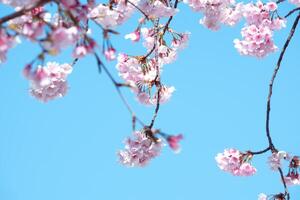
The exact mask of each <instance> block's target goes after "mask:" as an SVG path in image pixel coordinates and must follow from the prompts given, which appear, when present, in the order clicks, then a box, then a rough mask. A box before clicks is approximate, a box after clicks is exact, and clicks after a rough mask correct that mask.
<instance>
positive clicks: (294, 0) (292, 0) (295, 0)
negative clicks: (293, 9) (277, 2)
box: [289, 0, 300, 7]
mask: <svg viewBox="0 0 300 200" xmlns="http://www.w3.org/2000/svg"><path fill="white" fill-rule="evenodd" d="M289 2H290V3H292V4H295V5H296V6H298V7H299V6H300V0H289Z"/></svg>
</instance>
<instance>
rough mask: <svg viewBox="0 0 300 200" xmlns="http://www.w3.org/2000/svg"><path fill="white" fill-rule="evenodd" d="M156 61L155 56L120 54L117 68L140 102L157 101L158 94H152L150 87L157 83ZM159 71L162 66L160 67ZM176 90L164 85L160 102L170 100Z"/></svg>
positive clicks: (154, 102) (153, 102)
mask: <svg viewBox="0 0 300 200" xmlns="http://www.w3.org/2000/svg"><path fill="white" fill-rule="evenodd" d="M156 65H157V63H156V61H155V59H154V58H152V59H150V60H147V59H146V60H144V59H143V58H140V57H131V56H128V55H126V54H119V56H118V63H117V66H116V67H117V69H118V71H119V75H120V76H121V77H122V78H123V79H124V80H125V81H126V83H128V84H129V85H130V86H131V87H132V89H133V91H134V92H135V93H136V94H137V98H138V100H139V102H141V103H143V104H148V105H155V104H156V103H157V99H158V95H157V93H156V94H155V95H151V94H150V89H151V88H152V87H153V86H154V85H155V81H156V80H155V79H156V77H157V69H156ZM158 71H159V73H160V72H161V68H160V67H159V69H158ZM174 91H175V88H174V87H167V86H162V87H161V89H160V95H159V98H160V103H164V102H166V101H168V100H169V99H170V97H171V95H172V93H173V92H174Z"/></svg>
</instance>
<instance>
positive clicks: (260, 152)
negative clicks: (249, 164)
mask: <svg viewBox="0 0 300 200" xmlns="http://www.w3.org/2000/svg"><path fill="white" fill-rule="evenodd" d="M269 150H271V148H270V147H267V148H265V149H263V150H261V151H249V153H251V154H252V155H259V154H263V153H266V152H268V151H269Z"/></svg>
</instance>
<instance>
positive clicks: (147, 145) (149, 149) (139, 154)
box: [118, 131, 163, 167]
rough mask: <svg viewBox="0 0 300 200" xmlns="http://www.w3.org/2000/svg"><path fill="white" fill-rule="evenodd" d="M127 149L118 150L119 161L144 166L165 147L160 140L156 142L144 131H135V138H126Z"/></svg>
mask: <svg viewBox="0 0 300 200" xmlns="http://www.w3.org/2000/svg"><path fill="white" fill-rule="evenodd" d="M124 143H125V149H124V150H121V151H119V152H118V156H119V162H120V163H121V164H123V165H125V166H127V167H144V166H146V165H147V164H148V163H149V162H150V160H152V159H153V158H155V157H157V156H158V155H159V154H160V152H161V149H162V147H163V143H162V142H160V141H157V142H154V141H153V140H152V139H151V138H150V137H147V135H146V134H145V133H144V132H143V131H135V132H134V133H133V138H127V139H126V140H125V142H124Z"/></svg>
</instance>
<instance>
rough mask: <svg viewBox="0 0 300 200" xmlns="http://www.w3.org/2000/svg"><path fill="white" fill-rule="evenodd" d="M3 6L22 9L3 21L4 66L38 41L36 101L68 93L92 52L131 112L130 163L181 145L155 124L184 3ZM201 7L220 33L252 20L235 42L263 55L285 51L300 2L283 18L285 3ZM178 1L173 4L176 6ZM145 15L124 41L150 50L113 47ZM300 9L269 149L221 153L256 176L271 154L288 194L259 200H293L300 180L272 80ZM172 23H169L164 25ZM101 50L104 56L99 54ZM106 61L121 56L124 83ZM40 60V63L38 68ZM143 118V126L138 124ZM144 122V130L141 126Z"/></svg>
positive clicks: (223, 161) (33, 73)
mask: <svg viewBox="0 0 300 200" xmlns="http://www.w3.org/2000/svg"><path fill="white" fill-rule="evenodd" d="M0 2H1V3H4V4H8V5H10V6H13V7H19V9H20V10H17V11H16V12H14V13H12V14H10V15H7V16H4V17H2V18H0V50H1V51H0V63H2V62H5V60H6V54H7V52H8V50H10V49H11V48H12V47H14V46H15V45H17V44H18V42H17V41H18V40H19V38H26V39H29V41H31V42H33V43H36V44H38V46H39V48H40V53H39V54H38V55H37V56H36V57H35V58H34V59H33V60H32V61H31V62H29V63H28V64H27V65H26V66H25V68H24V70H23V74H24V76H25V78H26V79H28V80H29V82H30V89H29V91H30V93H31V95H32V96H33V97H35V98H36V99H38V100H40V101H43V102H48V101H51V100H54V99H56V98H60V97H63V96H65V95H66V94H67V90H68V83H67V78H68V76H69V75H70V74H71V72H72V70H74V65H75V64H76V63H77V61H78V59H81V58H84V57H86V56H87V55H92V56H94V57H95V59H96V64H97V67H98V69H99V72H104V73H105V74H106V75H107V76H108V78H109V80H110V81H111V82H112V83H113V85H114V87H115V89H116V92H117V93H118V95H119V97H120V99H121V101H122V102H123V104H124V106H125V107H126V109H127V110H128V112H129V114H130V115H131V122H132V134H133V136H132V137H128V138H127V139H126V140H125V149H124V150H121V151H118V156H119V159H120V163H121V164H123V165H125V166H128V167H144V166H146V165H147V164H149V163H150V161H151V160H152V159H153V158H155V157H156V156H158V155H160V152H161V150H162V148H163V146H164V145H163V143H164V142H166V143H167V144H169V146H170V148H171V149H172V150H174V151H175V152H179V150H180V145H179V143H180V141H181V140H182V139H183V136H182V134H178V135H170V134H167V133H165V132H162V131H161V130H160V129H157V128H155V126H154V125H155V122H156V120H157V117H158V113H159V110H160V107H161V106H162V104H163V103H166V102H167V101H169V100H170V98H171V96H172V94H173V93H174V91H175V88H174V87H173V86H166V85H165V84H164V83H163V82H162V78H161V77H162V72H163V68H164V66H165V65H167V64H170V63H172V62H174V61H175V60H176V57H177V56H178V53H179V52H180V50H182V49H184V48H185V47H186V46H187V43H188V40H189V35H190V33H189V32H184V33H179V32H176V31H175V29H173V28H171V27H170V26H171V21H172V20H173V19H174V17H175V16H176V14H177V12H178V4H179V2H180V1H179V0H153V1H147V0H145V1H144V0H110V1H109V2H108V3H107V4H103V3H100V4H96V3H95V1H94V0H88V1H87V3H86V4H82V3H81V2H80V1H79V0H62V1H58V0H24V1H20V0H0ZM51 2H52V3H53V4H51V5H54V7H55V8H54V9H52V10H55V11H54V12H48V11H47V10H46V5H47V4H48V3H51ZM184 2H185V3H186V4H188V5H189V6H190V7H191V8H192V9H193V10H194V11H196V12H200V13H202V14H203V18H202V19H201V20H200V24H202V25H203V26H205V27H207V28H208V29H211V30H213V31H217V30H219V29H220V28H221V27H222V25H228V26H234V25H235V24H237V23H238V22H239V21H241V20H245V22H246V23H245V26H244V27H243V28H242V30H241V37H242V38H241V39H235V40H234V46H235V48H236V49H237V51H238V52H239V53H240V54H241V55H245V56H254V57H258V58H263V57H266V56H267V55H269V54H270V53H273V52H275V51H276V50H278V47H277V46H276V45H275V42H274V40H273V35H274V33H275V31H278V30H280V29H282V28H284V27H285V24H286V21H287V18H288V17H290V16H291V15H292V14H294V13H297V12H298V11H299V6H300V1H299V0H289V2H290V3H292V4H294V5H296V6H297V8H294V9H292V10H290V11H289V12H288V13H287V14H286V15H285V16H284V17H283V18H282V17H280V16H279V14H278V9H279V8H278V7H279V5H280V4H281V3H284V2H287V1H285V0H278V1H277V2H267V3H263V2H261V1H259V0H258V1H257V2H256V3H247V4H244V3H236V2H234V1H227V0H226V1H224V0H213V1H211V0H199V1H194V0H186V1H184ZM173 5H174V6H173ZM135 12H138V13H139V14H141V18H140V19H139V20H138V23H137V26H136V28H135V29H134V31H133V32H132V33H129V34H126V35H125V39H130V40H131V41H132V42H138V41H140V40H141V38H142V39H143V40H144V42H143V46H144V47H145V48H146V52H145V53H144V54H143V55H128V54H127V53H119V54H118V55H117V54H116V53H117V50H116V49H115V48H114V46H113V44H112V39H111V38H112V35H119V33H118V32H117V31H115V28H116V27H117V26H120V25H122V24H123V23H124V22H125V21H127V20H128V19H130V17H131V16H132V14H133V13H135ZM299 18H300V13H298V16H297V18H296V19H295V21H294V24H293V26H292V29H291V31H290V34H289V36H288V38H287V40H286V42H285V44H284V46H283V49H282V50H281V53H280V56H279V59H278V61H277V65H276V67H275V69H274V72H273V75H272V78H271V81H270V84H269V93H268V99H267V110H266V136H267V139H268V146H267V147H266V148H265V149H263V150H260V151H250V150H249V151H246V152H241V151H239V150H236V149H226V150H224V152H223V153H220V154H218V155H217V156H216V161H217V163H218V166H219V167H220V168H221V169H222V170H224V171H226V172H229V173H231V174H233V175H235V176H251V175H253V174H255V173H256V168H255V167H254V166H253V165H252V163H251V162H252V160H253V157H254V156H257V155H260V154H264V153H267V152H271V153H272V155H271V156H270V157H269V161H268V162H269V164H270V168H271V169H272V170H274V171H278V172H279V174H280V177H281V181H282V183H283V186H284V193H278V194H275V195H269V196H267V195H265V194H260V195H259V199H260V200H266V199H275V200H283V199H284V200H286V199H287V200H289V199H290V194H289V191H288V185H297V184H299V185H300V175H299V168H300V161H299V160H300V159H299V157H297V156H294V157H290V156H289V155H288V154H287V153H286V152H284V151H279V150H278V149H277V148H276V147H275V145H274V143H273V139H272V137H271V133H270V111H271V98H272V93H273V85H274V82H275V79H276V77H277V73H278V70H279V69H280V67H281V62H282V59H283V57H284V54H285V52H286V49H287V47H288V46H289V43H290V42H291V39H292V37H293V35H294V32H295V29H296V27H297V25H298V22H299ZM163 21H165V24H161V22H163ZM91 22H93V23H95V24H96V25H97V26H98V27H100V28H101V31H102V41H101V42H102V44H101V45H100V43H99V42H98V41H97V39H95V38H93V37H92V34H91V31H90V26H89V24H90V23H91ZM67 47H72V48H73V53H72V54H73V55H72V56H73V62H72V64H67V63H66V64H59V63H56V62H48V63H47V64H46V65H45V64H44V61H45V59H46V57H47V56H48V55H57V54H59V53H60V52H62V51H63V50H64V49H65V48H67ZM98 52H101V53H102V54H100V53H98ZM103 59H106V60H107V61H112V60H116V59H117V65H116V68H117V71H118V74H119V76H120V78H121V79H123V81H122V82H119V81H117V79H115V78H114V76H113V74H112V72H111V71H110V70H109V68H108V67H106V65H104V61H103ZM37 63H39V65H38V66H37V67H35V65H36V64H37ZM123 88H124V89H129V90H131V91H132V92H133V94H134V95H135V96H136V98H137V101H138V102H140V103H142V104H146V105H150V106H153V107H154V112H153V115H152V117H151V119H150V122H149V123H144V122H143V119H141V118H140V117H139V116H137V115H136V113H135V112H134V110H133V108H132V107H131V105H130V104H129V103H128V100H127V99H126V97H125V95H124V94H123V93H122V89H123ZM136 122H137V123H138V124H136ZM137 125H139V130H137ZM283 160H289V172H288V173H287V175H285V174H284V172H283V170H282V167H281V166H282V161H283Z"/></svg>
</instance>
